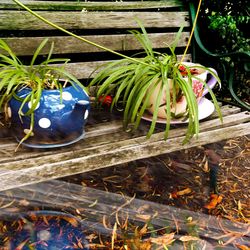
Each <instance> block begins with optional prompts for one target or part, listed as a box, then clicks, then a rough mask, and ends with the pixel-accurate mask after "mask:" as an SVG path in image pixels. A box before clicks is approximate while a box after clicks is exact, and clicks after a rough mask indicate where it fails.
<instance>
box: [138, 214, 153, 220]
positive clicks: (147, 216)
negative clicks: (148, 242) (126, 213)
mask: <svg viewBox="0 0 250 250" xmlns="http://www.w3.org/2000/svg"><path fill="white" fill-rule="evenodd" d="M136 217H137V218H139V219H142V220H150V219H151V215H148V214H137V215H136Z"/></svg>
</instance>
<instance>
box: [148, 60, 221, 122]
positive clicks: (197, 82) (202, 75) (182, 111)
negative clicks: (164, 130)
mask: <svg viewBox="0 0 250 250" xmlns="http://www.w3.org/2000/svg"><path fill="white" fill-rule="evenodd" d="M183 64H185V65H187V66H188V67H192V68H193V67H194V68H195V66H196V65H197V66H201V65H200V64H194V63H183ZM209 70H211V71H212V72H213V73H215V74H217V72H216V71H215V70H214V69H212V68H209ZM196 71H197V73H196V74H195V78H193V79H192V88H193V92H194V94H195V96H196V100H197V103H199V102H200V100H201V99H202V97H204V96H205V95H206V94H207V93H208V92H209V91H208V88H207V87H206V86H204V84H203V82H206V84H207V86H208V87H209V88H210V89H212V88H213V87H214V86H215V84H216V83H217V80H216V78H215V77H214V76H213V75H212V74H211V73H209V71H208V70H206V69H205V68H204V69H201V68H199V67H198V68H197V69H196ZM208 78H209V80H208ZM183 79H184V80H186V81H188V78H187V77H185V75H184V76H183ZM168 83H169V90H170V93H171V92H172V89H173V80H172V79H168ZM160 87H161V84H160V83H159V84H158V85H157V86H156V87H155V89H154V91H153V93H152V94H151V96H150V98H149V102H148V107H149V108H148V109H147V110H148V111H149V112H150V113H151V114H153V113H154V110H155V103H156V99H157V96H158V93H159V90H160ZM165 93H166V88H165V87H163V96H162V98H161V101H160V107H159V110H158V117H159V118H166V105H165V104H166V94H165ZM171 113H172V114H174V116H176V117H178V116H182V115H186V114H187V101H186V98H185V96H184V95H182V96H179V98H178V99H177V102H176V105H175V106H173V105H171Z"/></svg>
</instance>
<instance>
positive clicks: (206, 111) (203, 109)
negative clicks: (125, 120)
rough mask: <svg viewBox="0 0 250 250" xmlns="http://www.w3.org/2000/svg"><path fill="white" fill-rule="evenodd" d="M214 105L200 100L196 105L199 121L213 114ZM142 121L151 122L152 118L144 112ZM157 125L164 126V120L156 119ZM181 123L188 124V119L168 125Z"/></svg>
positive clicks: (208, 101) (177, 120) (173, 120)
mask: <svg viewBox="0 0 250 250" xmlns="http://www.w3.org/2000/svg"><path fill="white" fill-rule="evenodd" d="M214 109H215V108H214V104H213V103H212V102H211V101H210V100H208V99H206V98H202V99H201V100H200V102H199V104H198V112H199V120H202V119H205V118H207V117H208V116H210V115H211V114H212V113H213V112H214ZM142 119H143V120H146V121H150V122H151V121H152V119H153V116H152V114H150V113H149V112H145V113H144V114H143V116H142ZM156 122H157V123H164V124H166V119H164V118H157V121H156ZM183 123H188V119H186V118H185V117H181V118H178V119H171V121H170V124H183Z"/></svg>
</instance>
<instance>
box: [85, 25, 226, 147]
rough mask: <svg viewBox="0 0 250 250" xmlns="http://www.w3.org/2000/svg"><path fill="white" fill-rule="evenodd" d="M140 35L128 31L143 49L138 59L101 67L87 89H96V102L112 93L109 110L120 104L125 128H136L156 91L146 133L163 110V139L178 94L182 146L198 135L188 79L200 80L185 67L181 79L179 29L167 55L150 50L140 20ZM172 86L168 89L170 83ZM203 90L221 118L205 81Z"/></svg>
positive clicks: (194, 101)
mask: <svg viewBox="0 0 250 250" xmlns="http://www.w3.org/2000/svg"><path fill="white" fill-rule="evenodd" d="M137 22H138V24H139V26H140V28H141V32H139V31H136V30H132V31H130V33H132V34H133V35H134V37H135V38H136V39H137V40H138V41H139V42H140V44H141V46H142V47H143V50H144V53H143V56H144V57H140V56H141V55H142V53H138V54H136V55H134V57H133V58H136V59H137V61H134V60H129V59H127V58H126V59H121V60H118V61H115V62H111V63H108V64H106V65H105V67H104V69H102V70H101V71H100V72H99V73H98V74H97V75H96V76H95V77H94V79H93V80H92V81H91V82H90V85H89V86H96V88H97V93H96V100H97V101H98V100H99V99H100V97H103V96H104V97H105V96H107V95H109V94H113V96H114V97H113V102H112V105H111V110H112V109H113V108H114V107H115V106H116V105H118V104H119V105H120V104H122V106H123V108H124V112H123V122H124V126H125V127H127V126H128V125H129V124H130V125H132V126H133V127H134V129H136V128H138V126H139V124H140V121H141V118H142V116H143V114H144V112H145V111H146V110H147V109H148V108H149V99H150V96H151V95H152V93H153V92H154V90H155V89H156V88H157V90H158V93H157V96H156V98H155V101H154V112H153V114H152V121H151V124H150V128H149V130H148V133H147V137H150V136H151V135H152V134H153V132H154V130H155V126H156V123H157V118H158V111H159V109H160V108H162V107H164V110H165V114H166V115H165V119H166V128H165V135H164V138H165V139H167V138H168V133H169V130H170V122H171V119H172V118H176V115H175V112H173V107H175V105H176V104H177V101H178V98H180V94H181V95H183V96H184V97H185V99H186V102H187V108H186V112H184V113H183V115H186V116H187V117H186V118H187V119H188V127H187V132H186V137H185V140H184V143H186V142H188V141H189V140H190V138H192V136H193V135H195V134H196V135H198V133H199V117H198V103H197V97H196V95H195V93H194V91H193V86H192V79H197V80H200V79H199V78H198V77H196V76H195V75H194V76H193V75H192V74H191V68H192V67H189V66H187V65H185V68H186V70H187V76H186V77H185V78H186V79H184V77H183V75H182V74H181V72H180V70H179V67H180V66H182V65H184V64H182V63H181V62H178V61H177V56H176V54H175V48H176V46H177V44H178V41H179V38H180V36H181V32H182V28H180V30H179V31H178V33H177V36H176V39H175V40H174V42H173V44H172V46H171V47H170V48H169V49H170V54H164V53H159V52H156V51H154V50H153V48H152V44H151V41H150V40H149V37H148V34H147V32H146V30H145V28H144V27H143V25H142V23H141V22H140V20H137ZM199 67H200V68H201V69H203V70H204V69H205V70H207V71H208V72H209V73H211V74H212V75H213V76H214V77H215V78H216V79H217V81H218V82H220V80H219V78H218V77H217V75H216V74H215V73H214V72H212V71H211V70H209V69H208V68H206V67H204V66H202V65H200V66H199V65H198V68H199ZM169 79H171V81H172V82H171V84H172V85H173V86H170V81H169ZM201 83H202V84H203V86H204V87H207V88H208V91H209V93H210V95H211V97H212V99H213V102H214V104H215V107H216V110H217V111H218V114H219V116H220V118H221V113H220V110H219V105H218V103H217V101H216V98H215V95H214V94H213V92H212V90H211V89H210V88H209V87H208V86H207V85H206V82H205V81H202V80H201ZM163 95H164V96H165V100H166V101H165V103H162V96H163Z"/></svg>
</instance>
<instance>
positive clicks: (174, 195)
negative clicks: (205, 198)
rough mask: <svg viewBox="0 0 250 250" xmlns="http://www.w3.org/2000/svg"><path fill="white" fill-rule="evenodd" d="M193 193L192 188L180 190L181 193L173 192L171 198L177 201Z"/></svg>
mask: <svg viewBox="0 0 250 250" xmlns="http://www.w3.org/2000/svg"><path fill="white" fill-rule="evenodd" d="M191 192H192V190H191V188H185V189H183V190H180V191H175V192H172V193H171V198H173V199H176V198H178V196H182V195H186V194H190V193H191Z"/></svg>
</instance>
